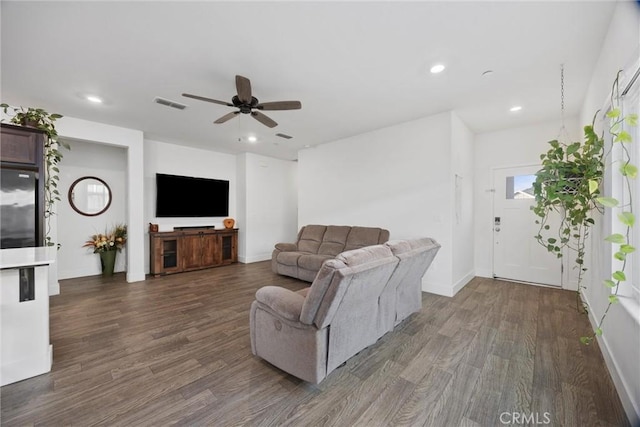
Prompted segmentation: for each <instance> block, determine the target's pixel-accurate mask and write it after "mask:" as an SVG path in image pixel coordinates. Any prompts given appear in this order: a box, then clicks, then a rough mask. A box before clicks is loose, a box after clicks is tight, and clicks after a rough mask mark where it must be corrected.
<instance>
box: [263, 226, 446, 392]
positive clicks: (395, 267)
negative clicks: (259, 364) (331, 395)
mask: <svg viewBox="0 0 640 427" xmlns="http://www.w3.org/2000/svg"><path fill="white" fill-rule="evenodd" d="M439 249H440V245H439V244H438V243H437V242H435V241H434V240H432V239H417V240H413V241H395V242H390V243H389V244H386V245H374V246H367V247H364V248H360V249H355V250H351V251H346V252H343V253H341V254H339V255H337V256H336V257H335V259H330V260H327V261H326V262H325V263H324V264H323V265H322V267H321V269H320V271H319V272H318V274H317V275H316V277H315V279H314V281H313V283H312V284H311V287H309V288H307V289H303V290H301V291H298V292H293V291H290V290H288V289H285V288H281V287H278V286H265V287H263V288H260V289H259V290H258V291H257V292H256V300H255V301H254V302H253V303H252V305H251V311H250V330H251V349H252V352H253V354H255V355H256V356H259V357H261V358H262V359H264V360H266V361H268V362H269V363H271V364H272V365H274V366H277V367H278V368H280V369H282V370H284V371H286V372H288V373H290V374H292V375H294V376H296V377H298V378H301V379H303V380H305V381H309V382H312V383H318V382H320V381H322V379H324V378H325V377H326V376H327V375H328V374H329V373H331V372H332V371H333V370H334V369H335V368H337V367H338V366H340V365H341V364H342V363H344V362H345V361H347V360H348V359H349V358H350V357H352V356H353V355H355V354H356V353H358V352H359V351H361V350H362V349H364V348H366V347H368V346H370V345H372V344H374V343H375V342H376V341H377V340H378V339H379V338H380V337H382V335H384V334H385V333H387V332H389V331H391V330H393V328H394V327H395V325H397V324H398V323H399V322H401V321H402V320H403V319H404V318H406V317H407V316H408V315H410V314H411V313H413V312H415V311H419V310H420V309H421V307H422V295H421V287H422V283H421V279H422V276H423V275H424V273H425V271H426V270H427V269H428V267H429V265H430V264H431V262H432V261H433V259H434V257H435V255H436V253H437V252H438V250H439Z"/></svg>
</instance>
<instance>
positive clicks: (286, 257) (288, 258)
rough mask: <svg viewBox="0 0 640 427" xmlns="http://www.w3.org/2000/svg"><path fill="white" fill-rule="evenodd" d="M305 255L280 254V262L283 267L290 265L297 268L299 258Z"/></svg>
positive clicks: (295, 253) (294, 253) (297, 253)
mask: <svg viewBox="0 0 640 427" xmlns="http://www.w3.org/2000/svg"><path fill="white" fill-rule="evenodd" d="M302 255H303V254H302V253H301V252H280V253H279V254H278V258H277V259H278V262H279V263H280V264H282V265H290V266H294V267H297V266H298V258H300V257H301V256H302Z"/></svg>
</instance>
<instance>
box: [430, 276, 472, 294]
mask: <svg viewBox="0 0 640 427" xmlns="http://www.w3.org/2000/svg"><path fill="white" fill-rule="evenodd" d="M474 277H475V274H474V272H473V271H470V272H469V273H467V274H466V275H465V276H464V277H463V278H462V279H460V280H458V281H457V282H456V283H454V284H453V285H442V284H439V283H428V282H422V292H429V293H432V294H436V295H442V296H445V297H452V296H454V295H455V294H457V293H458V292H459V291H460V289H462V288H464V287H465V285H466V284H467V283H469V282H470V281H471V280H472V279H473V278H474Z"/></svg>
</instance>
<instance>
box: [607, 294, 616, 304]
mask: <svg viewBox="0 0 640 427" xmlns="http://www.w3.org/2000/svg"><path fill="white" fill-rule="evenodd" d="M617 302H618V297H617V296H615V295H609V303H611V304H615V303H617Z"/></svg>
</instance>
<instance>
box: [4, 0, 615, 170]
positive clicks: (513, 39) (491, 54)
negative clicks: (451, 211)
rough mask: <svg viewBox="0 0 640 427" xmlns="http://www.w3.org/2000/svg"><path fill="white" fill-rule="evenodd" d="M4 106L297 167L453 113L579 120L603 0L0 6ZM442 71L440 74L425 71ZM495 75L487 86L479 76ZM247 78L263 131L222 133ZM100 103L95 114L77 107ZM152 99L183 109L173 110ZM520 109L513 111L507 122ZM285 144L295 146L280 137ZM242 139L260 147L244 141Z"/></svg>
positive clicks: (242, 124) (472, 120)
mask: <svg viewBox="0 0 640 427" xmlns="http://www.w3.org/2000/svg"><path fill="white" fill-rule="evenodd" d="M0 7H1V23H2V28H1V37H2V39H1V48H2V50H1V55H2V58H1V59H2V70H1V71H2V74H1V90H2V92H1V97H2V101H3V102H7V103H9V104H12V105H24V106H38V107H42V108H45V109H46V110H48V111H49V112H57V113H60V114H63V115H68V116H73V117H77V118H82V119H86V120H92V121H96V122H101V123H107V124H113V125H117V126H123V127H127V128H133V129H140V130H142V131H144V134H145V138H148V139H154V140H158V141H165V142H171V143H177V144H183V145H189V146H194V147H199V148H205V149H212V150H216V151H223V152H231V153H237V152H243V151H249V152H254V153H258V154H263V155H268V156H273V157H278V158H283V159H295V158H297V151H298V150H299V149H301V148H303V147H304V146H305V145H311V146H314V145H317V144H321V143H324V142H328V141H333V140H337V139H340V138H344V137H348V136H352V135H356V134H360V133H364V132H367V131H371V130H374V129H378V128H382V127H385V126H389V125H393V124H397V123H401V122H405V121H409V120H413V119H416V118H419V117H424V116H427V115H431V114H434V113H438V112H442V111H447V110H451V109H454V110H456V111H457V112H458V114H459V115H460V117H461V118H462V119H463V120H464V121H465V122H466V123H467V125H468V126H469V127H470V128H471V130H473V131H474V132H484V131H490V130H495V129H502V128H508V127H513V126H519V125H525V124H530V123H535V122H540V121H544V120H550V119H558V118H559V117H560V106H559V104H560V100H559V98H560V94H559V91H560V89H559V75H560V64H562V63H564V64H565V80H566V89H565V94H566V114H567V115H568V116H570V115H576V114H577V113H578V109H579V107H580V105H581V102H582V100H583V94H584V93H585V91H586V89H587V86H588V83H589V78H590V76H591V73H592V70H593V68H594V65H595V63H596V61H597V56H598V52H599V51H600V48H601V45H602V42H603V38H604V36H605V34H606V31H607V27H608V25H609V21H610V19H611V16H612V12H613V9H614V7H615V3H613V2H597V1H596V2H584V1H582V2H581V1H573V2H553V1H552V2H548V1H547V2H482V1H474V2H402V3H400V2H350V3H344V2H265V1H262V2H255V3H253V2H177V1H176V2H149V1H145V2H56V1H49V2H18V1H15V2H13V1H6V0H3V1H2V2H1V5H0ZM438 62H441V63H443V64H445V65H446V66H447V69H446V70H445V71H444V72H443V73H442V74H439V75H432V74H430V73H429V68H430V67H431V66H432V65H433V64H435V63H438ZM488 69H491V70H493V71H494V73H493V74H492V75H491V76H489V77H482V73H483V72H484V71H485V70H488ZM236 74H241V75H244V76H246V77H248V78H250V79H251V82H252V86H253V93H254V96H256V97H257V98H259V100H260V101H262V102H267V101H279V100H292V99H293V100H300V101H301V102H302V109H301V110H294V111H269V112H266V113H267V114H268V115H269V116H270V117H271V118H273V119H274V120H276V121H277V122H278V123H279V126H277V127H275V128H273V129H269V128H267V127H265V126H263V125H262V124H260V123H259V122H257V121H255V120H253V119H252V118H251V117H249V116H247V115H240V116H239V117H237V118H235V119H232V120H231V121H229V122H227V123H225V124H222V125H216V124H213V121H214V120H215V119H217V118H218V117H220V116H222V115H224V114H226V113H228V112H230V111H232V109H231V108H230V107H225V106H222V105H216V104H210V103H205V102H200V101H196V100H192V99H188V98H184V97H182V96H181V94H182V93H183V92H188V93H194V94H199V95H202V96H206V97H210V98H215V99H219V100H224V101H228V100H230V99H231V97H232V96H233V95H234V94H235V83H234V76H235V75H236ZM86 94H96V95H99V96H101V97H103V98H104V99H105V103H104V104H102V105H95V104H90V103H89V102H87V101H86V100H85V99H84V98H83V96H84V95H86ZM156 96H160V97H164V98H168V99H171V100H174V101H178V102H181V103H184V104H187V105H188V108H187V109H185V110H183V111H179V110H175V109H172V108H168V107H164V106H161V105H158V104H154V103H153V102H152V100H153V98H154V97H156ZM515 104H519V105H522V106H523V110H522V111H521V112H519V113H510V112H509V108H510V107H511V106H513V105H515ZM278 132H282V133H285V134H289V135H293V136H294V138H293V139H291V140H285V139H281V138H278V137H276V136H275V134H276V133H278ZM249 134H254V135H256V136H257V137H258V139H259V142H258V143H256V144H249V143H246V142H242V143H239V142H238V138H239V137H240V138H246V136H248V135H249Z"/></svg>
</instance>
